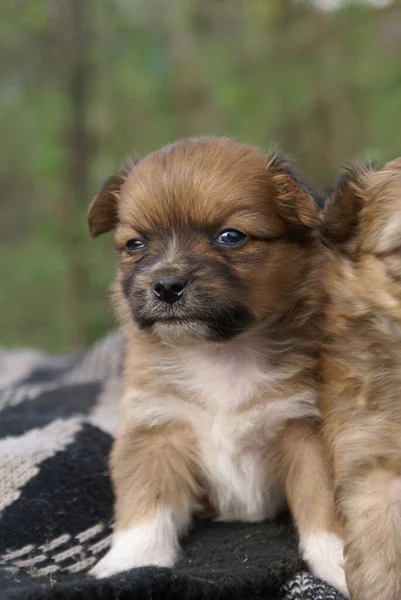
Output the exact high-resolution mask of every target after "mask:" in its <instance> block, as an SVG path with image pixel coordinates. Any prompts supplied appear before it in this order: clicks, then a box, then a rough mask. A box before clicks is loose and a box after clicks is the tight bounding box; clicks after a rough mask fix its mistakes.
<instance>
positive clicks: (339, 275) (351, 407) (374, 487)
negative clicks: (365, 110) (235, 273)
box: [320, 159, 401, 600]
mask: <svg viewBox="0 0 401 600" xmlns="http://www.w3.org/2000/svg"><path fill="white" fill-rule="evenodd" d="M325 227H326V236H327V238H328V239H329V240H330V241H331V242H333V243H334V246H333V251H332V259H331V262H330V264H329V265H328V267H327V278H326V288H327V297H328V303H327V309H326V334H327V339H326V349H325V352H324V355H323V362H322V377H323V385H322V388H321V398H320V401H321V409H322V414H323V420H324V430H323V431H324V438H325V441H326V443H327V446H328V448H329V452H330V454H331V457H332V466H333V473H334V481H335V490H336V504H337V509H338V513H339V515H340V518H341V519H342V522H343V527H344V538H345V572H346V579H347V583H348V587H349V590H350V593H351V597H352V598H353V599H354V600H399V599H400V598H401V402H400V394H401V159H398V160H395V161H392V162H391V163H388V164H387V165H386V166H385V167H384V169H382V170H381V171H377V172H375V171H374V170H373V169H371V168H360V169H353V170H351V171H349V172H348V173H347V174H346V175H345V177H344V178H343V179H342V181H341V182H340V183H339V186H338V189H337V191H336V193H335V196H334V199H333V201H332V202H331V203H330V204H329V206H328V208H327V212H326V214H325Z"/></svg>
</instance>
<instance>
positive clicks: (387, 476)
mask: <svg viewBox="0 0 401 600" xmlns="http://www.w3.org/2000/svg"><path fill="white" fill-rule="evenodd" d="M378 462H379V461H378ZM362 471H363V469H362ZM337 498H338V503H339V509H340V511H341V514H342V516H343V518H344V521H345V526H344V527H345V529H344V534H345V572H346V577H347V583H348V587H349V590H350V592H351V596H352V598H353V600H400V598H401V476H400V475H399V474H398V475H397V474H396V473H395V472H391V471H390V470H386V469H385V468H383V467H373V468H372V467H370V468H369V469H365V472H362V473H361V467H360V466H358V468H357V469H355V471H354V474H352V473H351V472H349V475H348V477H347V478H346V479H344V480H343V481H342V484H341V486H340V487H339V489H338V494H337Z"/></svg>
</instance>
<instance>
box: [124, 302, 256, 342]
mask: <svg viewBox="0 0 401 600" xmlns="http://www.w3.org/2000/svg"><path fill="white" fill-rule="evenodd" d="M136 321H137V323H138V325H139V327H140V328H141V329H147V330H149V331H151V332H152V333H154V334H155V335H157V336H159V337H161V338H164V337H166V336H170V335H171V336H174V337H176V338H177V339H178V338H179V337H182V338H191V337H192V338H194V339H207V340H210V341H220V342H221V341H225V340H228V339H231V338H232V337H235V336H236V335H239V334H240V333H242V332H243V331H244V330H245V329H246V328H247V327H248V326H249V325H250V324H251V322H252V318H251V315H250V313H249V311H248V309H247V308H246V307H244V306H237V307H235V308H234V307H231V308H230V309H228V308H225V309H215V310H213V311H210V312H209V314H207V315H206V314H205V315H201V314H198V315H196V314H192V315H191V314H187V315H184V314H182V315H177V314H176V315H157V316H148V317H144V316H143V315H141V316H138V315H137V318H136Z"/></svg>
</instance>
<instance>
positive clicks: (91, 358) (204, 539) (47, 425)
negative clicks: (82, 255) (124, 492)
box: [0, 333, 342, 600]
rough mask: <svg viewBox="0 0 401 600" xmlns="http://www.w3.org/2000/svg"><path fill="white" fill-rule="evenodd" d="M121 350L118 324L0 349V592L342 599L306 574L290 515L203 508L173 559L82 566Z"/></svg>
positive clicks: (31, 599)
mask: <svg viewBox="0 0 401 600" xmlns="http://www.w3.org/2000/svg"><path fill="white" fill-rule="evenodd" d="M122 353H123V340H122V337H121V335H120V334H119V333H111V334H110V335H108V336H107V337H106V338H105V339H103V340H101V341H100V342H99V343H97V344H96V345H95V346H94V347H93V348H91V349H90V350H89V351H88V352H86V353H85V354H81V355H74V356H65V357H56V356H50V355H47V354H44V353H41V352H37V351H30V350H13V351H11V350H5V349H0V599H1V600H77V599H80V600H81V599H84V600H117V599H119V600H125V599H128V598H129V599H135V600H142V599H143V600H145V599H146V600H150V599H153V600H155V599H166V600H169V599H174V600H180V599H184V598H188V599H191V600H197V599H199V600H201V599H208V600H213V599H216V600H225V599H227V600H246V599H251V598H252V599H255V598H260V599H265V600H270V599H271V600H273V599H274V600H301V599H303V600H308V599H309V600H311V599H313V600H341V598H342V597H341V596H340V595H339V594H338V593H337V592H336V591H335V590H333V588H331V587H330V586H328V585H327V584H325V583H323V582H321V581H319V580H317V579H315V578H314V577H312V576H311V575H310V574H308V572H307V570H306V566H305V565H304V564H303V563H302V561H301V559H300V557H299V555H298V551H297V536H296V533H295V531H294V529H293V526H292V524H291V520H290V518H289V516H288V515H283V516H282V517H280V518H279V519H277V520H275V521H274V522H264V523H257V524H246V523H216V522H212V521H208V520H200V521H199V522H196V523H195V524H194V527H193V529H192V530H191V532H190V534H189V535H188V536H187V537H186V539H184V540H183V550H182V555H181V560H180V562H179V564H178V565H177V567H176V568H174V569H166V568H156V567H146V568H140V569H133V570H131V571H128V572H126V573H123V574H120V575H116V576H113V577H110V578H109V579H105V580H99V581H98V580H94V579H92V578H91V577H88V575H87V571H88V569H89V568H90V567H91V566H92V565H93V564H94V563H95V562H96V561H97V560H99V559H100V558H101V557H102V556H103V554H104V553H105V552H106V551H107V548H108V546H109V544H110V536H111V532H112V526H113V493H112V489H111V485H110V479H109V474H108V467H107V459H108V455H109V451H110V447H111V444H112V440H113V434H114V431H115V426H116V412H117V411H116V405H117V401H118V398H119V395H120V393H121V387H122V382H121V364H122Z"/></svg>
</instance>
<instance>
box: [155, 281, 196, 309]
mask: <svg viewBox="0 0 401 600" xmlns="http://www.w3.org/2000/svg"><path fill="white" fill-rule="evenodd" d="M187 283H188V279H184V278H183V277H177V276H176V275H165V276H163V277H159V278H158V279H156V281H155V282H154V284H153V293H154V295H155V296H156V298H157V299H158V300H161V301H162V302H167V303H168V304H173V303H174V302H177V300H179V299H180V297H181V296H182V293H183V291H184V288H185V286H186V285H187Z"/></svg>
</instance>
